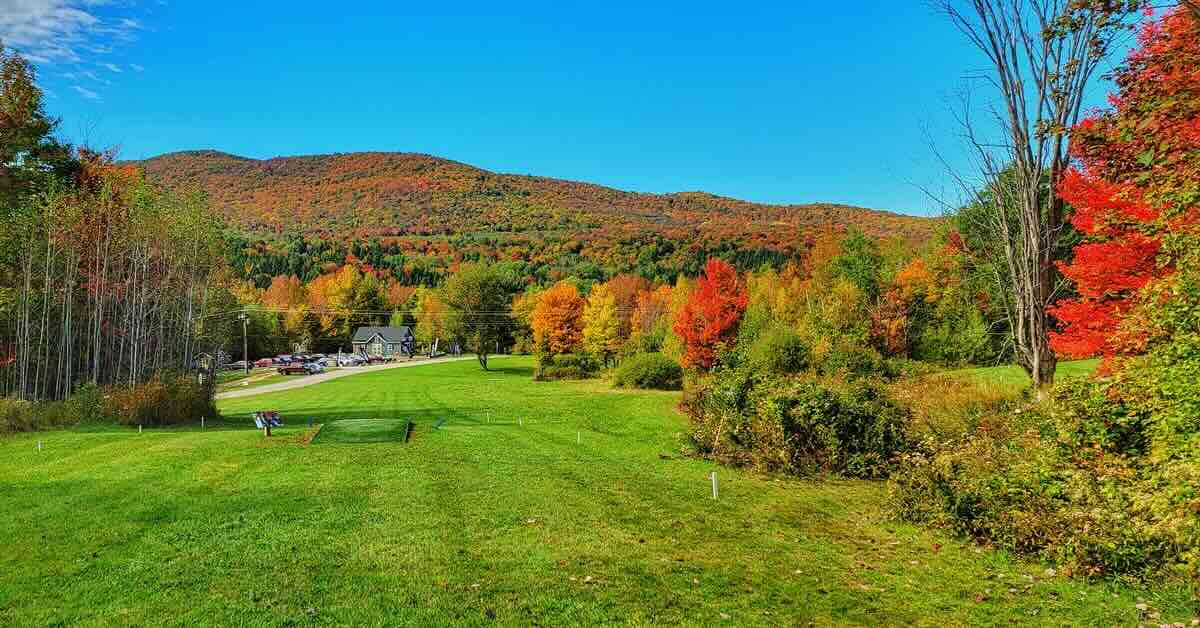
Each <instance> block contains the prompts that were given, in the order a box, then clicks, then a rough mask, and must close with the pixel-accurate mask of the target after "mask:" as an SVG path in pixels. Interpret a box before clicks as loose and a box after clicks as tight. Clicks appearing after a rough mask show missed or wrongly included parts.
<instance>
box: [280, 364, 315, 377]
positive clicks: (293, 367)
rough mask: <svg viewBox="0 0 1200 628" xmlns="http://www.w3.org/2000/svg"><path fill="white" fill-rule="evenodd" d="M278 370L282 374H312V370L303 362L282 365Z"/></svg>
mask: <svg viewBox="0 0 1200 628" xmlns="http://www.w3.org/2000/svg"><path fill="white" fill-rule="evenodd" d="M276 370H278V371H279V374H280V375H310V374H311V372H310V371H309V370H308V367H307V366H304V365H303V364H299V363H297V364H288V365H285V366H281V367H279V368H278V369H276Z"/></svg>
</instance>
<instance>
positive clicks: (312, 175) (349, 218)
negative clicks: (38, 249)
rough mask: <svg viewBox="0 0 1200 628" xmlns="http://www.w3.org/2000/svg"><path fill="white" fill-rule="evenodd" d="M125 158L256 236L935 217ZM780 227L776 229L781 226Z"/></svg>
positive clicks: (450, 166) (723, 233) (719, 233)
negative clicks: (197, 195) (203, 198)
mask: <svg viewBox="0 0 1200 628" xmlns="http://www.w3.org/2000/svg"><path fill="white" fill-rule="evenodd" d="M129 163H133V164H136V165H138V166H140V167H141V168H142V169H143V170H144V171H145V173H146V176H147V177H148V178H149V179H150V180H152V181H156V182H158V183H160V184H163V185H164V186H166V187H168V188H175V189H188V188H192V189H201V190H203V191H205V192H206V193H207V194H208V196H209V199H210V201H211V203H212V205H213V207H214V208H215V209H216V210H217V211H218V212H219V213H220V214H222V215H223V216H224V217H225V218H226V219H227V220H228V221H229V222H230V224H231V225H233V226H235V227H236V228H239V229H241V230H243V231H245V232H247V233H250V234H256V235H263V236H266V235H270V234H281V233H285V232H299V233H302V234H305V235H309V236H316V237H335V236H336V237H347V236H349V237H375V236H380V237H388V236H404V235H418V234H419V235H433V234H444V235H449V234H455V233H463V232H496V231H498V232H511V233H522V232H524V233H528V232H537V231H546V230H551V231H558V230H567V231H576V232H580V233H581V234H591V235H593V236H601V237H603V236H605V235H608V236H614V237H616V236H620V235H625V236H628V235H632V234H639V233H642V234H644V233H657V234H659V235H662V236H664V237H668V238H675V237H684V236H686V237H693V238H701V239H713V238H716V239H728V238H733V239H736V240H743V241H745V240H750V241H758V242H759V243H760V244H762V245H764V246H780V245H783V244H788V243H790V244H795V242H794V241H795V240H796V238H797V237H798V236H799V233H793V234H790V235H788V234H781V233H779V232H780V231H781V228H788V227H790V228H793V229H794V230H796V231H798V232H799V231H803V232H809V231H811V230H812V229H814V228H820V227H822V226H832V227H834V228H846V227H849V226H857V227H859V228H862V229H863V230H864V231H866V232H868V233H871V234H872V235H875V236H879V237H883V236H898V237H901V238H903V239H906V240H914V241H915V240H919V239H920V238H922V237H926V236H927V235H928V234H929V233H931V232H932V229H933V225H934V224H935V223H936V219H931V218H924V217H919V216H908V215H903V214H898V213H893V212H888V211H884V210H878V209H868V208H862V207H855V206H851V205H843V204H838V203H807V204H769V203H755V202H751V201H744V200H740V199H736V198H732V197H724V196H720V195H716V194H712V193H710V192H705V191H681V192H670V193H665V194H660V193H649V192H631V191H626V190H621V189H618V188H613V187H608V186H604V185H601V184H597V183H589V182H580V181H570V180H566V179H557V178H553V177H544V176H539V175H531V174H509V173H497V172H492V171H489V170H486V169H483V168H479V167H477V166H472V165H470V164H466V163H463V162H458V161H454V160H451V159H446V158H443V157H438V156H435V155H429V154H425V153H415V152H383V151H372V152H352V153H329V154H323V155H297V156H278V157H271V158H267V159H256V158H251V157H243V156H240V155H234V154H231V153H226V152H222V151H217V150H212V149H196V150H187V151H177V152H172V153H165V154H163V155H158V156H156V157H151V158H148V159H144V160H137V161H132V162H129ZM783 230H786V229H783Z"/></svg>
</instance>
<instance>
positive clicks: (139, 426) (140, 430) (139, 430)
mask: <svg viewBox="0 0 1200 628" xmlns="http://www.w3.org/2000/svg"><path fill="white" fill-rule="evenodd" d="M141 433H142V424H141V423H138V434H141Z"/></svg>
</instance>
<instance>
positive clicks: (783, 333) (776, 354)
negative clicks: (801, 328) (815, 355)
mask: <svg viewBox="0 0 1200 628" xmlns="http://www.w3.org/2000/svg"><path fill="white" fill-rule="evenodd" d="M747 361H748V362H749V363H750V366H751V367H752V368H754V369H755V370H757V371H759V372H762V373H778V374H787V373H799V372H800V371H803V370H804V369H806V368H808V364H809V351H808V346H807V345H805V344H804V339H803V338H801V337H800V334H798V333H796V331H795V330H792V329H789V328H787V327H772V328H770V329H768V330H766V331H764V332H763V333H761V334H759V336H758V337H757V338H756V339H755V340H754V344H752V345H751V346H750V351H749V356H747Z"/></svg>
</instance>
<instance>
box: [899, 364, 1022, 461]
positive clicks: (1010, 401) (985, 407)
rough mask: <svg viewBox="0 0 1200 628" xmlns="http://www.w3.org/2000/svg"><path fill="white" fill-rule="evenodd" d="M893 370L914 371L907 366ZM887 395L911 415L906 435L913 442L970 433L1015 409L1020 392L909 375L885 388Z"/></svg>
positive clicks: (993, 385)
mask: <svg viewBox="0 0 1200 628" xmlns="http://www.w3.org/2000/svg"><path fill="white" fill-rule="evenodd" d="M897 367H898V369H899V370H901V371H910V372H911V371H914V369H912V368H909V366H908V364H907V363H905V364H900V365H897ZM917 372H918V373H919V371H917ZM889 396H890V397H891V398H892V399H894V400H895V401H896V402H897V403H899V404H900V405H902V406H904V407H905V408H907V409H908V410H909V412H910V413H911V414H912V421H911V422H910V423H909V427H908V433H909V437H910V438H911V439H912V440H913V441H924V440H926V439H933V440H935V441H937V442H943V441H946V440H949V439H955V438H961V437H964V436H966V435H968V434H971V433H973V432H974V431H975V430H977V429H978V428H979V425H980V423H981V422H982V421H983V419H984V417H986V416H988V415H989V414H993V413H996V412H1003V411H1004V410H1007V409H1011V408H1013V407H1015V406H1016V404H1018V403H1019V402H1020V401H1021V400H1022V399H1023V398H1024V393H1023V392H1022V390H1021V389H1019V388H1014V387H1012V386H1006V385H1004V384H1003V383H999V382H985V381H979V380H976V379H975V378H971V377H961V376H953V375H948V374H934V375H929V374H923V375H921V374H909V375H908V376H906V377H903V378H902V379H900V380H899V381H897V382H895V383H893V384H892V385H891V386H889Z"/></svg>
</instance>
